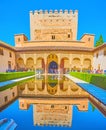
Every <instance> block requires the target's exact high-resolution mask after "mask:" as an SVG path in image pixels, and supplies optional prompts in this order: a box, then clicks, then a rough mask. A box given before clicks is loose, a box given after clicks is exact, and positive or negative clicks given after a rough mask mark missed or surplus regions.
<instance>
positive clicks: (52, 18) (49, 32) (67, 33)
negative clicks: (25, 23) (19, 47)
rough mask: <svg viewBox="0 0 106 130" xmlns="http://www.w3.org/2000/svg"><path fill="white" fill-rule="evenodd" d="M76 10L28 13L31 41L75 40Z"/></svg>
mask: <svg viewBox="0 0 106 130" xmlns="http://www.w3.org/2000/svg"><path fill="white" fill-rule="evenodd" d="M77 24H78V10H75V11H72V10H35V11H30V30H31V33H30V34H31V40H32V41H35V40H76V38H77Z"/></svg>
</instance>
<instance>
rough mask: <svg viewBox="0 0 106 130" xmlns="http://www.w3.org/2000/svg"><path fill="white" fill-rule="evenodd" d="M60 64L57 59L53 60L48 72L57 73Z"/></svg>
mask: <svg viewBox="0 0 106 130" xmlns="http://www.w3.org/2000/svg"><path fill="white" fill-rule="evenodd" d="M57 71H58V64H57V63H56V62H55V61H51V62H50V63H49V65H48V73H52V74H53V73H57Z"/></svg>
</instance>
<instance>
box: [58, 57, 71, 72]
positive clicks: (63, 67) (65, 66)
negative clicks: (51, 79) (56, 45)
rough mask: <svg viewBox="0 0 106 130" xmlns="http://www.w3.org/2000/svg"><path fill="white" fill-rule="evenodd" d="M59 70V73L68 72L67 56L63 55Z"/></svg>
mask: <svg viewBox="0 0 106 130" xmlns="http://www.w3.org/2000/svg"><path fill="white" fill-rule="evenodd" d="M60 70H61V73H68V72H69V70H70V64H69V59H68V58H67V57H64V58H62V59H61V62H60Z"/></svg>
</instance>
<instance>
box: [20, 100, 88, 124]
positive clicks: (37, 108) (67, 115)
mask: <svg viewBox="0 0 106 130" xmlns="http://www.w3.org/2000/svg"><path fill="white" fill-rule="evenodd" d="M31 104H33V122H34V125H55V126H71V125H72V116H73V109H72V108H73V105H75V106H76V107H77V108H78V110H79V111H88V99H87V98H77V99H69V98H67V99H61V100H60V99H33V98H32V99H31V98H30V99H27V98H20V99H19V108H20V109H21V110H27V109H28V108H29V106H30V105H31Z"/></svg>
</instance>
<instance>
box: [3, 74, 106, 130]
mask: <svg viewBox="0 0 106 130" xmlns="http://www.w3.org/2000/svg"><path fill="white" fill-rule="evenodd" d="M101 106H102V105H100V104H99V103H97V102H96V100H95V99H94V98H93V97H92V96H90V95H89V94H88V93H87V92H86V91H84V90H83V89H81V88H80V87H79V86H77V85H76V84H75V83H74V82H72V81H71V80H70V79H68V78H66V77H65V76H56V75H49V76H43V75H38V76H36V77H35V78H32V79H30V80H28V81H26V82H24V83H22V84H20V85H17V86H12V87H11V88H10V89H6V90H3V91H1V92H0V110H1V111H0V119H3V118H8V119H14V121H15V122H16V123H17V127H16V130H35V129H37V130H38V129H44V130H45V129H53V130H54V129H60V130H65V129H67V130H68V129H70V130H106V116H105V115H106V113H105V112H104V110H103V109H102V108H101ZM0 130H1V129H0ZM4 130H5V129H4Z"/></svg>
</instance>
